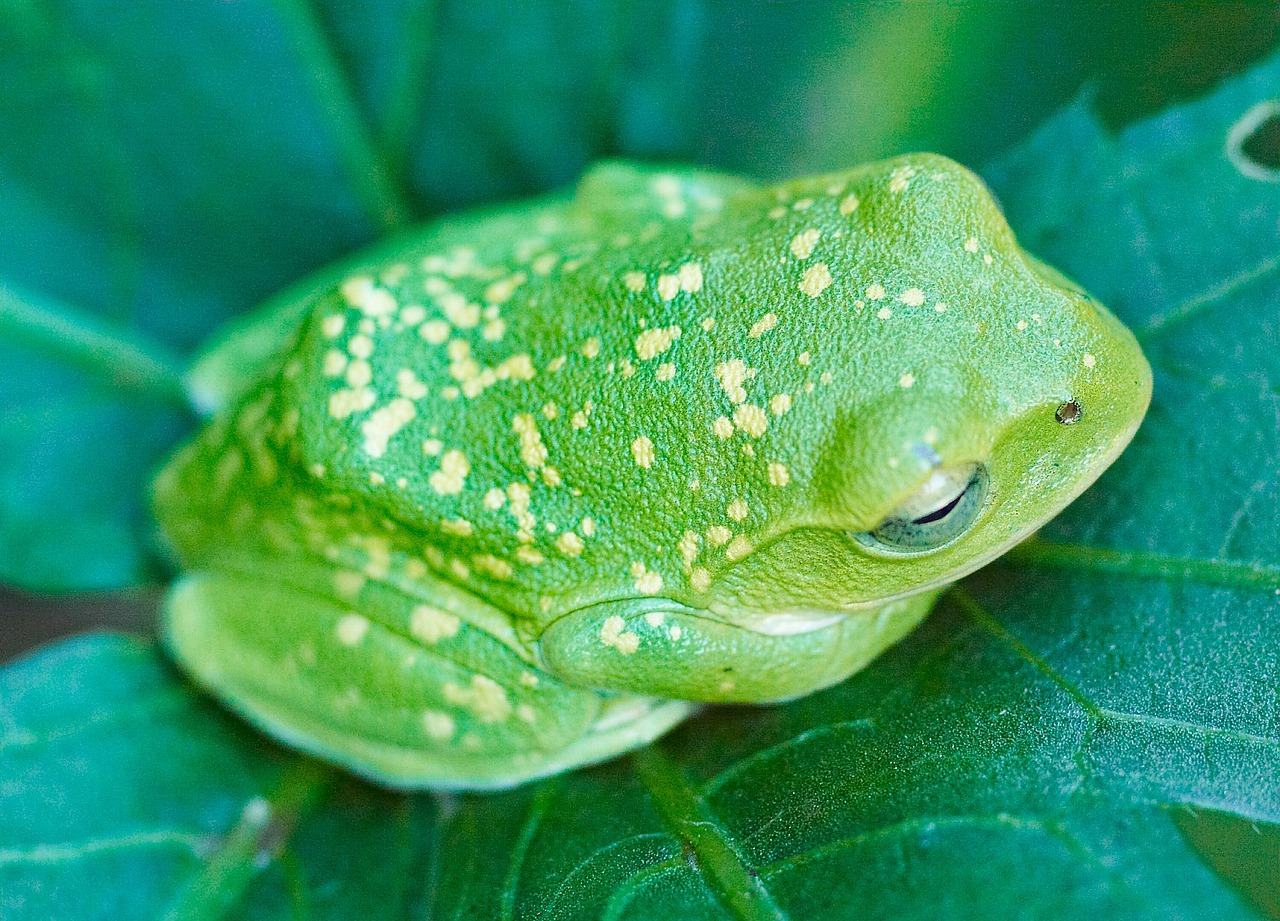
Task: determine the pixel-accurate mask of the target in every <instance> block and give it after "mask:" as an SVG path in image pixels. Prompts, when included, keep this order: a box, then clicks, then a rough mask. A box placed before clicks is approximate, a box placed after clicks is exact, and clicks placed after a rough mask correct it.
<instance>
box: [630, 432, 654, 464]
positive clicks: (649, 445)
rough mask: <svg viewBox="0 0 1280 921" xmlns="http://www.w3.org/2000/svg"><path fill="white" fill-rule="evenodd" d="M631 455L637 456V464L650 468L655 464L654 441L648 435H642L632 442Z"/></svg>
mask: <svg viewBox="0 0 1280 921" xmlns="http://www.w3.org/2000/svg"><path fill="white" fill-rule="evenodd" d="M631 456H632V457H634V458H635V461H636V465H637V466H639V467H644V468H645V469H648V468H649V467H652V466H653V459H654V450H653V441H652V440H650V438H649V436H648V435H641V436H640V437H639V438H637V439H636V440H635V441H633V442H631Z"/></svg>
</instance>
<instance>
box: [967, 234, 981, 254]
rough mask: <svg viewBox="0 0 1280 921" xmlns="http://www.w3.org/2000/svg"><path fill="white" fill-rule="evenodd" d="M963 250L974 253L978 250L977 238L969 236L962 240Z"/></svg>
mask: <svg viewBox="0 0 1280 921" xmlns="http://www.w3.org/2000/svg"><path fill="white" fill-rule="evenodd" d="M964 251H965V252H966V253H976V252H977V251H978V238H977V237H969V238H968V239H967V240H965V241H964Z"/></svg>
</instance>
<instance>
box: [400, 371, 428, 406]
mask: <svg viewBox="0 0 1280 921" xmlns="http://www.w3.org/2000/svg"><path fill="white" fill-rule="evenodd" d="M396 392H397V393H399V394H400V396H402V397H404V398H405V399H406V400H421V399H422V398H423V397H425V396H426V395H427V385H426V384H424V383H422V381H420V380H418V376H417V375H416V374H414V373H413V371H412V370H410V369H409V368H401V369H400V370H399V371H397V372H396Z"/></svg>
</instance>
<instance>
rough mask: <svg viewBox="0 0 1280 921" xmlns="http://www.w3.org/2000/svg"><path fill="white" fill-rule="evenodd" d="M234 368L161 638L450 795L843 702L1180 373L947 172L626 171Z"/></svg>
mask: <svg viewBox="0 0 1280 921" xmlns="http://www.w3.org/2000/svg"><path fill="white" fill-rule="evenodd" d="M228 356H229V357H228ZM205 366H206V370H208V369H213V370H208V373H207V374H206V375H205V378H204V385H205V387H206V390H207V399H206V401H207V402H209V403H210V404H212V405H213V406H215V407H218V405H219V404H220V403H222V404H224V405H221V408H220V411H219V412H217V414H216V415H215V417H214V420H213V421H212V422H211V423H210V424H209V425H208V426H207V427H206V428H205V429H204V430H203V431H202V432H201V433H200V434H199V435H198V436H197V437H196V439H195V440H194V441H193V442H191V443H190V444H188V445H187V446H185V447H184V448H182V449H181V450H180V451H179V452H178V453H177V454H176V455H175V457H174V458H173V459H172V460H171V461H170V462H169V464H168V465H167V466H166V467H165V469H164V470H163V471H162V472H161V474H160V475H159V477H158V479H157V482H156V486H155V508H156V512H157V515H158V517H159V520H160V522H161V524H162V526H163V529H164V531H165V532H166V534H167V535H168V537H169V539H170V541H171V543H172V545H173V548H174V550H175V552H176V554H177V556H178V557H179V559H180V560H181V562H182V564H183V565H184V566H185V567H186V568H187V569H188V570H189V572H188V573H187V574H186V575H185V576H184V577H183V578H182V579H181V580H180V581H179V582H178V583H177V584H176V586H175V587H174V589H173V591H172V592H171V594H170V597H169V600H168V604H167V607H166V623H165V629H166V637H167V641H168V644H169V646H170V648H171V649H172V650H173V652H174V654H175V655H176V657H177V658H178V660H179V661H180V662H181V663H182V664H183V665H184V666H185V667H186V668H187V669H188V670H189V671H190V673H191V674H192V675H193V676H194V677H195V678H196V679H197V680H198V681H200V682H201V683H202V684H204V685H206V686H207V687H209V688H210V689H211V690H212V691H213V692H214V693H215V694H217V695H218V696H219V697H220V698H221V699H222V700H223V701H224V702H225V703H227V704H228V705H229V706H231V707H232V708H233V709H235V710H237V711H239V712H240V713H242V714H243V715H245V716H246V717H247V718H249V719H250V720H252V721H253V722H255V723H256V724H258V725H260V726H261V727H263V728H264V729H265V730H267V731H268V732H270V733H271V734H273V735H275V736H277V737H278V738H281V739H283V740H285V741H286V742H289V743H291V744H294V745H296V746H298V747H300V748H303V749H306V750H308V751H311V752H314V753H316V754H318V755H320V756H322V757H324V758H327V759H329V760H331V761H334V762H337V763H340V764H343V765H345V766H347V767H348V768H350V769H351V770H353V771H355V772H357V773H360V774H362V775H365V776H368V777H370V778H373V779H376V780H378V781H381V782H384V783H387V784H391V785H394V786H402V787H438V788H459V789H477V788H494V787H503V786H509V785H512V784H516V783H520V782H522V781H525V780H527V779H530V778H532V777H537V776H542V775H546V774H550V773H555V772H557V771H561V770H565V769H568V768H570V767H573V766H576V765H578V764H583V763H588V762H592V761H598V760H601V759H604V758H609V757H612V756H614V755H616V754H618V753H620V752H622V751H625V750H628V749H631V748H634V747H636V746H638V745H642V744H644V743H646V742H647V741H649V740H651V739H652V738H654V737H655V736H657V735H658V734H660V733H661V732H663V731H665V730H666V729H668V728H669V727H670V726H672V725H674V724H675V723H676V722H678V721H679V720H680V719H682V718H684V717H685V716H686V715H688V714H689V713H690V712H692V710H693V709H694V708H695V707H696V702H702V701H707V702H720V701H740V702H767V701H775V700H782V699H787V698H791V697H795V696H798V695H802V694H807V693H809V692H811V691H813V690H815V689H818V688H821V687H825V686H827V685H830V684H832V683H834V682H837V681H840V680H841V679H842V678H844V677H846V676H847V675H849V674H850V673H852V672H854V671H856V670H857V669H859V668H861V667H862V666H863V665H865V664H866V663H867V662H868V661H869V660H870V659H871V658H873V657H874V656H875V655H877V654H878V653H880V652H881V651H882V650H884V649H885V648H886V647H887V646H888V645H890V644H892V643H893V642H895V641H897V640H898V639H899V638H900V637H902V636H903V635H904V634H905V633H906V632H907V631H909V630H910V629H911V628H912V627H913V626H914V625H915V624H916V623H918V622H919V620H920V619H921V618H922V617H923V616H924V615H925V614H926V613H927V611H928V609H929V607H930V606H931V604H932V603H933V600H934V598H935V597H936V595H937V593H938V590H939V589H940V588H941V587H943V586H945V585H946V584H947V583H949V582H951V581H954V580H955V579H957V578H959V577H960V576H962V575H964V574H965V573H967V572H970V571H972V570H973V569H976V568H977V567H979V566H981V565H983V564H985V563H986V562H988V561H989V560H991V559H992V558H994V557H995V556H997V555H999V554H1000V553H1002V552H1003V551H1004V550H1006V549H1007V548H1008V547H1009V546H1011V545H1012V544H1013V543H1015V542H1016V541H1018V540H1020V539H1022V538H1023V537H1025V536H1027V535H1028V534H1030V533H1031V532H1032V531H1034V530H1035V529H1036V528H1037V527H1039V526H1040V525H1041V524H1043V523H1044V522H1045V521H1046V520H1047V519H1049V518H1051V517H1052V516H1053V515H1055V514H1056V513H1057V512H1058V511H1059V510H1060V509H1061V508H1062V507H1063V506H1064V505H1066V504H1067V503H1068V502H1069V501H1071V499H1073V498H1074V497H1075V496H1076V495H1078V494H1079V493H1080V492H1081V491H1082V490H1083V489H1084V488H1085V487H1086V486H1088V485H1089V483H1091V482H1092V481H1093V480H1094V479H1095V478H1096V477H1097V476H1098V475H1099V474H1100V473H1101V472H1102V470H1103V469H1105V468H1106V466H1107V465H1108V464H1109V463H1110V462H1111V461H1112V460H1113V459H1114V458H1115V457H1116V456H1117V455H1118V454H1119V452H1120V451H1121V450H1123V448H1124V446H1125V445H1126V444H1127V443H1128V441H1129V439H1130V438H1131V437H1132V435H1133V432H1134V430H1135V429H1136V428H1137V426H1138V424H1139V422H1140V421H1141V419H1142V416H1143V413H1144V412H1145V410H1146V406H1147V403H1148V399H1149V396H1150V387H1151V377H1150V370H1149V368H1148V366H1147V364H1146V361H1145V360H1144V358H1143V356H1142V354H1141V352H1140V350H1139V349H1138V346H1137V344H1136V342H1135V341H1134V339H1133V337H1132V336H1131V335H1130V334H1129V332H1128V331H1127V330H1126V329H1124V327H1123V326H1121V325H1120V323H1119V322H1118V321H1117V320H1116V319H1115V318H1114V317H1112V316H1111V315H1110V314H1109V313H1108V312H1107V311H1106V310H1105V309H1104V308H1102V307H1101V305H1099V304H1097V303H1096V302H1095V301H1093V300H1092V299H1091V298H1089V297H1088V295H1086V294H1085V293H1084V292H1082V291H1080V290H1079V289H1078V288H1077V287H1076V286H1074V285H1073V284H1072V283H1071V282H1069V281H1067V280H1066V279H1064V278H1062V277H1061V276H1060V275H1058V274H1057V273H1056V272H1054V271H1053V270H1052V269H1050V268H1048V267H1046V266H1043V265H1041V264H1040V263H1038V262H1036V261H1035V260H1034V259H1032V258H1031V257H1029V256H1028V255H1027V254H1025V253H1024V252H1023V251H1022V250H1021V249H1020V248H1019V247H1018V245H1017V243H1016V241H1015V240H1014V238H1013V236H1012V234H1011V233H1010V231H1009V228H1008V226H1007V225H1006V223H1005V222H1004V220H1003V218H1002V217H1001V215H1000V212H999V210H998V208H997V206H996V204H995V202H994V201H993V199H992V198H991V197H990V195H989V194H988V192H987V191H986V189H985V188H984V187H983V185H982V184H981V182H980V181H979V180H978V179H977V178H976V177H975V176H974V175H973V174H972V173H970V172H968V171H967V170H965V169H963V168H962V167H960V166H958V165H956V164H955V163H952V162H951V161H949V160H946V159H944V158H941V157H937V156H932V155H912V156H906V157H900V158H897V159H894V160H890V161H886V162H883V163H876V164H871V165H867V166H863V167H859V168H857V169H853V170H849V171H846V172H841V173H836V174H831V175H826V176H819V177H811V178H806V179H799V180H794V181H790V182H786V183H783V184H781V185H777V186H771V187H760V186H757V185H755V184H752V183H750V182H748V181H746V180H743V179H739V178H736V177H730V176H723V175H717V174H711V173H705V172H693V171H680V172H673V171H661V170H653V169H648V168H642V167H637V166H633V165H628V164H619V163H607V164H603V165H601V166H598V167H596V168H595V169H593V170H592V171H591V172H589V173H588V174H587V175H586V176H585V177H584V179H583V180H582V181H581V182H580V184H579V185H578V187H577V188H576V190H573V191H572V192H569V193H566V194H563V195H559V196H552V197H549V198H544V199H539V200H536V201H533V202H526V203H523V204H519V205H516V206H513V207H509V208H505V209H499V210H492V211H488V212H482V213H475V214H469V215H463V216H459V217H454V218H449V219H447V220H445V221H442V222H439V223H437V224H434V225H431V226H429V227H427V228H425V229H424V230H423V231H421V232H420V233H418V234H417V235H416V236H414V237H412V238H409V239H406V240H402V241H398V242H397V243H395V244H394V245H393V247H392V248H390V249H387V248H385V247H384V248H383V249H382V250H380V251H378V252H376V253H374V254H371V255H369V256H366V257H364V258H362V259H361V260H360V261H358V262H357V263H354V264H350V265H348V266H346V267H344V269H343V270H342V272H341V273H340V275H338V277H336V278H334V277H332V276H331V277H330V279H329V280H327V281H326V280H322V281H321V282H315V283H311V284H309V285H306V286H304V287H303V288H300V289H297V290H296V291H295V292H294V293H293V294H291V295H290V296H289V297H288V298H286V299H285V300H284V301H283V302H280V303H277V304H276V305H275V307H274V308H273V310H272V312H271V313H270V314H269V315H267V316H266V317H263V318H260V319H259V320H256V321H254V322H253V323H250V324H249V325H247V326H245V327H243V328H242V329H241V330H240V331H239V332H237V333H235V334H233V335H232V336H230V337H229V338H228V339H227V341H226V342H225V343H224V344H223V345H222V346H221V347H220V348H219V350H218V351H217V352H215V353H214V355H213V356H212V357H211V359H210V360H209V361H208V362H206V365H205ZM1068 404H1070V405H1068ZM1076 415H1078V416H1079V418H1078V419H1074V420H1073V417H1074V416H1076ZM1060 420H1063V421H1060ZM952 500H955V501H954V503H952ZM952 505H954V508H953V509H952V510H951V511H948V509H949V508H951V506H952ZM913 519H926V520H925V521H924V522H923V523H921V524H912V523H910V522H911V521H912V520H913ZM929 519H935V520H929Z"/></svg>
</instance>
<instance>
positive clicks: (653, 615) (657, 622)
mask: <svg viewBox="0 0 1280 921" xmlns="http://www.w3.org/2000/svg"><path fill="white" fill-rule="evenodd" d="M666 619H667V615H666V613H665V612H663V611H649V612H648V613H647V614H645V616H644V622H645V623H646V624H648V625H649V626H650V627H661V626H662V625H663V623H664V622H665V621H666Z"/></svg>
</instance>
